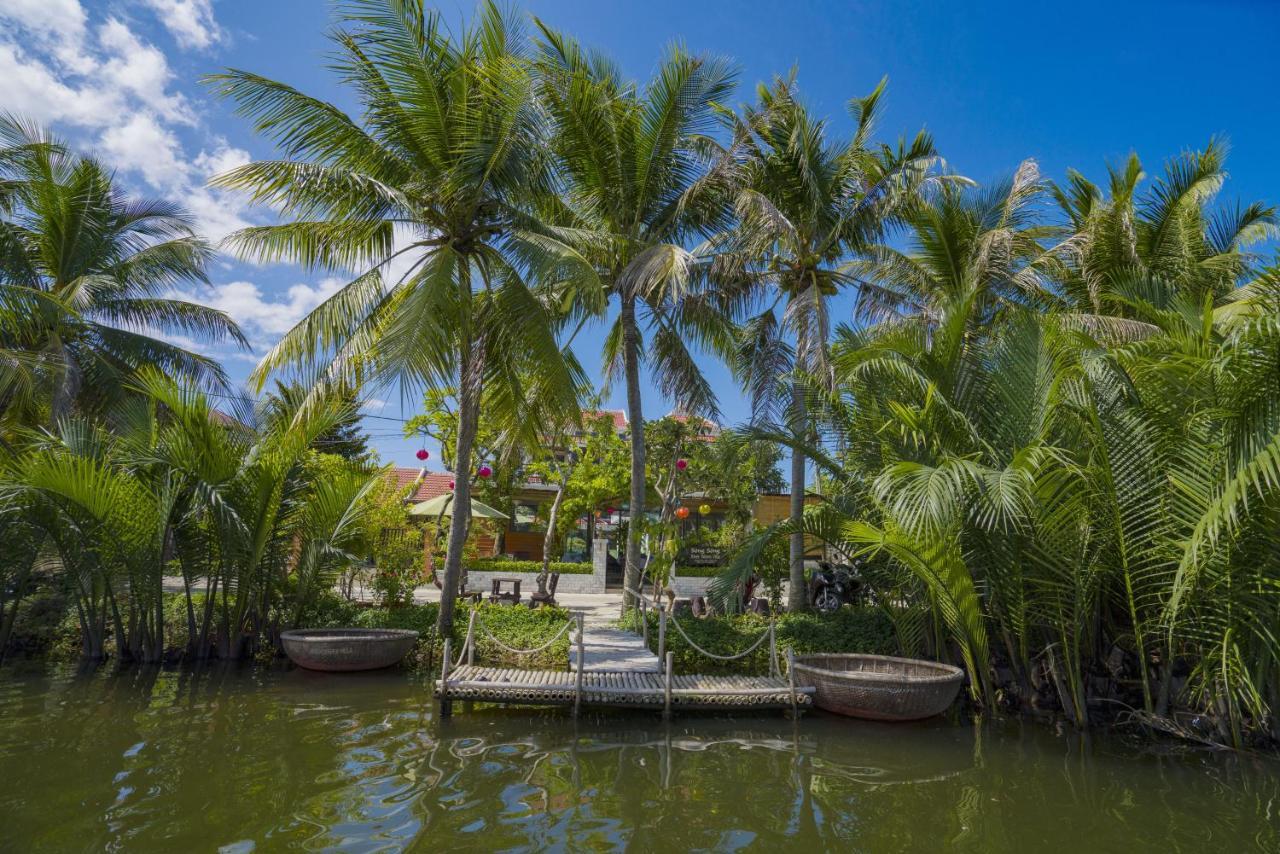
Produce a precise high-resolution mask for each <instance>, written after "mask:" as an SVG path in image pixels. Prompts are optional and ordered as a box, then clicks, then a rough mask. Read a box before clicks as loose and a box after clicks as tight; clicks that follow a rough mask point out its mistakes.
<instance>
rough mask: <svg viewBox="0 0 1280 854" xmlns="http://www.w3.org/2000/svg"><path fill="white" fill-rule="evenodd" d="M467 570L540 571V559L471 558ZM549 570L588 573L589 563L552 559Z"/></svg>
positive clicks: (579, 573)
mask: <svg viewBox="0 0 1280 854" xmlns="http://www.w3.org/2000/svg"><path fill="white" fill-rule="evenodd" d="M466 566H467V569H468V570H471V571H472V572H533V573H538V572H541V571H542V561H540V560H508V559H507V558H501V557H495V558H473V559H470V560H468V561H467V562H466ZM548 571H549V572H558V573H560V574H562V575H590V574H591V564H589V563H566V562H564V561H558V560H553V561H551V564H550V566H549V569H548Z"/></svg>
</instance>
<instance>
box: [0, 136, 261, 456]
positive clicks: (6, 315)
mask: <svg viewBox="0 0 1280 854" xmlns="http://www.w3.org/2000/svg"><path fill="white" fill-rule="evenodd" d="M212 254H213V252H212V249H211V248H210V246H209V244H208V243H207V242H206V241H205V240H203V239H201V238H200V237H198V236H197V235H196V234H195V232H194V231H193V230H192V228H191V217H190V215H189V214H188V213H186V212H185V211H183V210H182V209H181V208H180V207H179V206H177V205H175V204H172V203H169V202H165V201H158V200H153V199H136V198H130V197H127V196H126V195H125V194H124V193H123V192H122V190H121V188H120V187H119V185H118V184H117V183H116V181H115V178H114V176H113V174H112V171H111V169H110V167H108V166H104V165H103V164H101V163H99V162H97V161H96V160H93V159H91V158H87V157H81V156H78V155H75V154H73V153H71V152H70V151H68V149H67V147H66V145H65V144H64V143H63V142H62V141H61V140H59V139H57V138H55V137H54V136H52V135H51V134H50V133H49V132H48V131H46V130H44V129H43V128H40V127H38V126H36V125H34V124H32V123H27V122H23V121H21V120H19V119H17V118H15V117H13V116H10V115H8V114H0V352H3V354H4V358H3V359H0V401H3V404H0V430H5V431H7V430H10V429H14V428H18V427H29V426H34V425H35V424H36V423H37V422H38V421H44V422H45V423H49V421H50V419H51V418H52V419H57V418H62V417H65V416H67V415H69V414H71V413H72V412H80V413H93V414H97V415H103V416H107V415H110V414H111V413H112V411H113V409H114V407H115V406H116V405H118V404H119V403H120V401H121V400H122V399H123V398H124V397H125V396H127V395H128V394H129V388H128V386H129V382H130V379H131V377H132V375H133V373H134V371H135V370H136V369H138V368H140V367H146V366H151V367H155V368H159V369H162V370H164V371H165V372H166V373H167V374H169V375H170V376H173V377H177V378H180V379H181V380H182V381H183V382H187V383H191V384H194V385H198V386H201V387H205V388H217V389H221V390H224V391H225V390H227V389H228V388H229V386H228V384H227V379H226V373H225V372H224V371H223V369H222V366H221V365H220V364H219V363H218V362H217V361H216V360H215V359H212V358H210V357H208V356H205V355H202V354H201V353H199V352H196V351H194V350H191V349H186V348H184V347H180V346H177V345H175V344H172V343H169V340H166V339H167V337H170V336H182V337H185V338H192V337H194V338H198V339H202V340H204V341H207V342H210V343H220V342H230V343H234V344H238V345H239V346H242V347H245V348H247V347H248V342H247V340H246V339H245V337H244V335H243V334H242V333H241V331H240V329H239V327H238V326H237V325H236V323H235V322H234V321H233V320H231V318H230V317H229V316H228V315H227V314H226V313H225V312H222V311H218V310H216V309H212V308H209V307H207V306H204V305H200V304H198V303H194V302H186V301H183V300H181V299H176V298H174V297H173V296H172V293H173V292H174V291H176V290H178V289H180V288H181V287H183V286H189V285H191V284H194V283H200V282H205V281H207V276H206V266H207V264H208V262H209V260H210V258H211V257H212Z"/></svg>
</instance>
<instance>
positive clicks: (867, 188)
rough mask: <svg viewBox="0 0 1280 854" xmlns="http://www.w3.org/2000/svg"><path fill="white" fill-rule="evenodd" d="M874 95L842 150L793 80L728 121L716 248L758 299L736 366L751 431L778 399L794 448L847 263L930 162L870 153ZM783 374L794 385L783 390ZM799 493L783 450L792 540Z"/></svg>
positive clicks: (924, 150)
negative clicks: (725, 221) (731, 161)
mask: <svg viewBox="0 0 1280 854" xmlns="http://www.w3.org/2000/svg"><path fill="white" fill-rule="evenodd" d="M884 87H885V81H881V83H880V85H878V86H877V87H876V88H875V90H874V91H872V92H871V94H870V95H867V96H866V97H864V98H857V99H854V100H853V101H851V102H850V105H849V109H850V113H851V114H852V116H853V119H854V121H855V122H856V124H857V130H856V131H855V133H854V135H853V137H852V138H851V139H849V140H844V141H833V140H832V139H831V137H830V134H829V131H828V128H827V123H826V122H825V121H824V120H822V119H819V118H817V117H815V116H814V115H812V113H810V111H809V110H808V108H807V107H806V106H805V105H804V103H803V102H802V101H801V100H800V98H799V94H798V91H797V89H796V84H795V78H794V75H792V76H791V77H789V78H778V79H776V80H774V82H773V84H772V85H770V86H765V85H761V86H760V87H759V89H758V93H757V103H756V104H755V105H752V106H747V107H744V108H743V111H742V114H741V116H731V117H730V118H729V122H730V125H731V127H732V129H733V135H734V148H735V158H736V160H737V161H738V174H737V176H736V177H737V181H738V183H739V189H738V192H737V198H736V208H737V213H738V216H739V218H740V221H739V223H738V225H737V226H736V228H735V229H734V230H733V231H732V232H731V233H730V234H729V235H728V236H727V238H726V239H725V240H724V241H723V242H724V243H726V244H727V245H728V246H731V247H732V250H731V252H730V253H728V257H729V258H730V259H732V262H731V263H723V264H722V267H724V268H725V271H726V272H727V273H728V275H729V277H730V278H735V279H736V278H743V277H745V278H746V279H747V280H748V281H749V282H751V283H752V284H754V285H755V286H756V287H757V288H759V289H761V290H764V291H766V293H767V305H766V308H765V310H764V311H763V312H761V313H760V314H758V315H756V316H755V317H753V318H751V319H750V320H749V321H748V322H747V323H746V324H745V326H744V334H743V336H742V339H741V342H740V345H739V349H738V353H737V359H736V363H735V366H736V369H737V373H738V375H739V377H740V379H741V380H742V382H743V384H744V385H745V386H746V387H747V389H748V392H749V393H750V395H751V398H752V410H753V420H755V421H756V422H758V423H759V422H768V421H771V420H772V419H773V418H774V415H775V412H776V410H777V407H778V403H779V400H780V398H782V397H786V398H787V404H788V406H787V410H788V411H787V419H788V422H789V424H790V428H791V432H793V433H794V434H795V435H796V436H798V437H800V443H799V444H800V445H805V444H809V442H808V441H806V437H810V431H811V429H812V425H811V421H810V419H809V418H808V417H807V415H806V412H805V406H804V398H805V394H804V390H803V386H804V381H803V380H802V379H800V377H802V376H808V377H809V378H811V379H812V378H821V377H828V380H827V381H826V382H827V384H828V385H829V384H830V381H829V377H830V373H831V370H830V360H829V352H828V341H829V339H830V335H831V317H830V301H831V299H832V298H833V297H834V296H835V295H836V294H837V293H839V292H840V291H841V290H842V289H844V288H847V287H856V286H858V285H859V284H861V283H860V281H859V278H858V275H857V271H854V270H851V269H850V268H849V267H848V264H847V262H848V260H849V258H850V257H851V255H852V254H855V253H859V252H861V251H863V250H864V249H865V248H866V247H868V246H869V245H871V244H873V243H875V242H876V241H877V240H878V239H879V238H880V237H881V236H882V235H883V234H884V232H885V230H886V229H887V227H888V226H889V224H890V223H891V222H892V220H893V217H894V216H895V215H896V214H897V213H898V212H899V211H900V210H901V209H902V208H903V206H904V205H905V204H906V203H907V202H908V201H909V200H910V199H911V197H912V196H913V195H914V194H915V193H917V192H919V190H920V188H921V186H922V185H923V184H924V183H925V182H926V179H927V177H928V175H929V172H930V169H931V168H932V167H933V166H935V165H936V164H937V163H938V162H939V160H938V157H937V155H936V153H935V151H934V148H933V143H932V141H931V140H930V138H929V137H928V136H927V135H926V134H924V133H920V134H917V136H916V137H915V138H914V139H913V140H912V142H911V143H910V145H900V146H899V148H898V149H897V150H893V149H890V148H888V147H887V146H879V147H877V146H873V145H872V143H871V133H872V130H873V128H874V123H875V119H876V113H877V108H878V105H879V103H880V98H881V96H882V94H883V92H884ZM779 310H780V312H781V316H779ZM788 373H793V374H794V375H795V376H796V379H795V381H794V382H792V383H791V384H790V388H789V389H784V388H783V387H782V385H783V384H784V381H785V376H786V375H787V374H788ZM810 438H811V437H810ZM805 486H806V484H805V455H804V454H803V453H802V452H798V451H794V450H793V453H792V456H791V515H792V518H793V520H795V522H796V525H797V529H798V526H799V519H800V516H801V515H802V514H803V513H804V506H805ZM804 549H805V547H804V538H803V536H802V535H801V534H799V533H797V534H795V535H794V536H793V537H792V541H791V554H790V592H789V594H788V603H787V605H788V607H789V608H790V609H792V610H801V609H804V608H805V607H807V596H806V587H805V583H804Z"/></svg>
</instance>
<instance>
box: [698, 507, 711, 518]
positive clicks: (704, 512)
mask: <svg viewBox="0 0 1280 854" xmlns="http://www.w3.org/2000/svg"><path fill="white" fill-rule="evenodd" d="M698 512H699V513H701V514H702V515H703V516H706V515H708V514H709V513H711V505H710V504H703V505H702V506H701V507H699V508H698Z"/></svg>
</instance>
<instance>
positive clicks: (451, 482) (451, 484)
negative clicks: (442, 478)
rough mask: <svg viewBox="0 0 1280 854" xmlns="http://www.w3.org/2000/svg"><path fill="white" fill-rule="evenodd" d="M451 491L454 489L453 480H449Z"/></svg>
mask: <svg viewBox="0 0 1280 854" xmlns="http://www.w3.org/2000/svg"><path fill="white" fill-rule="evenodd" d="M449 491H451V492H452V491H453V481H449Z"/></svg>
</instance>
